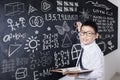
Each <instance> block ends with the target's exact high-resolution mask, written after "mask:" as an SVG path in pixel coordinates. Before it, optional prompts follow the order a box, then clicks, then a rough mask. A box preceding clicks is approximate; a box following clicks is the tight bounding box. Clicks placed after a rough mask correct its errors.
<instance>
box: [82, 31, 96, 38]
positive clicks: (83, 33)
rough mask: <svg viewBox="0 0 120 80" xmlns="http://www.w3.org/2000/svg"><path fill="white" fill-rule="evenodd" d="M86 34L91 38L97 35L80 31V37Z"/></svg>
mask: <svg viewBox="0 0 120 80" xmlns="http://www.w3.org/2000/svg"><path fill="white" fill-rule="evenodd" d="M85 34H86V36H88V37H91V36H92V35H94V34H95V33H92V32H90V31H87V32H84V31H80V35H81V36H84V35H85Z"/></svg>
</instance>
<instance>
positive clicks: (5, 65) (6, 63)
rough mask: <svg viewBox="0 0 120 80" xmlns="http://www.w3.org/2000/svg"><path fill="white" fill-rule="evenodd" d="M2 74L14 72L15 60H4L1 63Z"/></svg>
mask: <svg viewBox="0 0 120 80" xmlns="http://www.w3.org/2000/svg"><path fill="white" fill-rule="evenodd" d="M1 70H2V73H7V72H13V71H15V60H14V59H9V60H7V59H4V60H3V61H2V62H1Z"/></svg>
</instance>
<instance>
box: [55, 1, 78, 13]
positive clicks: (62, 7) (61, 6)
mask: <svg viewBox="0 0 120 80" xmlns="http://www.w3.org/2000/svg"><path fill="white" fill-rule="evenodd" d="M56 2H57V7H56V9H57V12H77V7H79V5H78V2H70V1H61V0H57V1H56Z"/></svg>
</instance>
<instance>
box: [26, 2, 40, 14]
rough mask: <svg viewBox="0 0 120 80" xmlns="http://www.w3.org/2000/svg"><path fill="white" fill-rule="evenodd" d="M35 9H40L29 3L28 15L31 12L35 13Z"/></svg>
mask: <svg viewBox="0 0 120 80" xmlns="http://www.w3.org/2000/svg"><path fill="white" fill-rule="evenodd" d="M35 11H38V10H37V9H36V8H35V7H33V6H32V5H31V4H29V10H28V15H30V13H33V12H35Z"/></svg>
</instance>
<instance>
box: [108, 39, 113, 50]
mask: <svg viewBox="0 0 120 80" xmlns="http://www.w3.org/2000/svg"><path fill="white" fill-rule="evenodd" d="M107 44H108V49H110V50H113V49H114V47H115V46H114V45H113V43H112V41H111V40H110V41H108V42H107Z"/></svg>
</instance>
